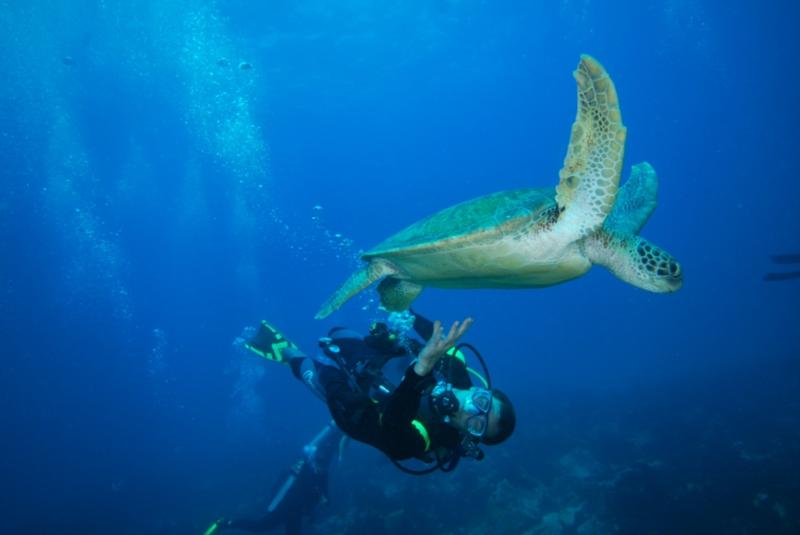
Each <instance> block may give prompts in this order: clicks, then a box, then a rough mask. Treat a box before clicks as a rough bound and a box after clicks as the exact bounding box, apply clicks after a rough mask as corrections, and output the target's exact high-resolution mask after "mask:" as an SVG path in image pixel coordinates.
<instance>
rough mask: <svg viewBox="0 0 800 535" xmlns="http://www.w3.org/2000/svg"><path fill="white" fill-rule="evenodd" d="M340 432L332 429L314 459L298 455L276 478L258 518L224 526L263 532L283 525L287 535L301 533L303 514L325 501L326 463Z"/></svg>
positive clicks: (331, 455) (307, 514) (233, 521)
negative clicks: (268, 502)
mask: <svg viewBox="0 0 800 535" xmlns="http://www.w3.org/2000/svg"><path fill="white" fill-rule="evenodd" d="M340 437H341V433H340V432H339V431H338V430H336V429H334V431H333V432H332V433H331V434H330V435H329V436H327V437H326V439H325V440H324V441H322V442H321V443H320V444H319V445H318V446H317V451H316V454H315V455H314V458H313V460H312V459H309V458H308V457H307V456H304V457H301V458H300V459H298V460H297V462H295V464H294V465H293V466H292V468H291V469H290V470H287V471H285V472H284V473H282V474H281V476H280V477H279V478H278V479H277V480H276V482H275V485H274V487H273V490H272V493H271V496H272V500H271V502H270V504H269V508H270V510H269V511H268V512H267V514H266V515H264V516H263V517H261V518H258V519H241V520H231V521H229V522H227V523H226V524H224V527H225V528H227V529H239V530H243V531H249V532H252V533H263V532H266V531H269V530H271V529H273V528H276V527H278V526H281V525H283V526H285V528H286V531H285V533H286V535H300V533H301V531H302V521H303V517H304V516H309V515H310V514H311V513H312V512H313V511H314V509H315V508H316V507H317V506H318V505H319V504H320V503H322V502H326V501H327V500H328V466H329V465H330V462H331V459H332V458H333V457H334V455H335V454H336V452H337V451H338V445H339V438H340Z"/></svg>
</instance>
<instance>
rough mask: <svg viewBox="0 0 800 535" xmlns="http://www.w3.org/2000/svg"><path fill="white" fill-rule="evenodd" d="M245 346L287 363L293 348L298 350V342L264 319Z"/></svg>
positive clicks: (264, 355)
mask: <svg viewBox="0 0 800 535" xmlns="http://www.w3.org/2000/svg"><path fill="white" fill-rule="evenodd" d="M244 347H246V348H247V349H249V350H250V351H252V352H253V353H255V354H256V355H258V356H259V357H263V358H265V359H267V360H272V361H274V362H279V363H281V364H287V363H288V359H289V355H288V353H291V352H292V351H291V350H297V344H295V343H294V342H292V341H291V340H289V339H288V338H286V337H285V336H284V335H283V333H281V332H280V331H279V330H278V329H276V328H275V327H273V326H272V325H270V324H269V323H267V322H266V321H262V322H261V323H260V324H259V326H258V332H257V333H256V335H255V336H254V337H253V338H252V339H251V340H249V341H247V342H245V344H244Z"/></svg>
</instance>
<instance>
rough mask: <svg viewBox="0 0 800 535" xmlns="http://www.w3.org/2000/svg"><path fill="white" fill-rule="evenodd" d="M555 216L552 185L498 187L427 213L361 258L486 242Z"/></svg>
mask: <svg viewBox="0 0 800 535" xmlns="http://www.w3.org/2000/svg"><path fill="white" fill-rule="evenodd" d="M557 218H558V209H557V205H556V201H555V189H553V188H536V189H533V188H526V189H518V190H510V191H501V192H498V193H492V194H491V195H486V196H483V197H478V198H477V199H472V200H470V201H466V202H463V203H461V204H457V205H455V206H451V207H449V208H445V209H444V210H442V211H440V212H437V213H436V214H434V215H432V216H430V217H426V218H425V219H422V220H421V221H418V222H416V223H414V224H413V225H411V226H409V227H406V228H405V229H403V230H401V231H400V232H398V233H397V234H395V235H394V236H391V237H390V238H388V239H386V240H384V241H383V242H381V243H380V244H378V245H377V246H375V247H373V248H372V249H370V250H369V251H367V252H366V253H364V255H363V258H364V260H370V259H372V258H375V257H391V256H406V255H414V254H419V253H425V252H432V251H441V250H447V249H448V248H458V247H461V246H465V245H475V244H479V243H486V242H490V241H493V240H496V239H498V238H500V237H503V236H506V235H508V234H510V233H514V232H516V231H519V229H520V228H528V227H529V226H531V225H534V226H536V225H541V226H549V225H552V224H553V223H554V222H555V221H556V219H557Z"/></svg>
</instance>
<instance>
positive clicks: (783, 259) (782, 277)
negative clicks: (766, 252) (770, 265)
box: [763, 253, 800, 282]
mask: <svg viewBox="0 0 800 535" xmlns="http://www.w3.org/2000/svg"><path fill="white" fill-rule="evenodd" d="M772 261H773V262H774V263H776V264H779V265H787V264H800V254H794V253H793V254H775V255H772ZM763 279H764V280H765V281H770V282H775V281H787V280H791V279H800V271H786V272H783V273H767V274H766V275H764V277H763Z"/></svg>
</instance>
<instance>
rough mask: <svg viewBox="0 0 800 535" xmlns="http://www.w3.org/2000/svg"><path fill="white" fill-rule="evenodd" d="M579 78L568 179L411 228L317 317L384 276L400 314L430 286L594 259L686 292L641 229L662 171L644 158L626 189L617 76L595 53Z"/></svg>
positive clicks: (649, 286) (531, 275) (511, 277)
mask: <svg viewBox="0 0 800 535" xmlns="http://www.w3.org/2000/svg"><path fill="white" fill-rule="evenodd" d="M573 76H574V77H575V80H576V81H577V85H578V113H577V117H576V119H575V122H574V124H573V125H572V134H571V137H570V142H569V147H568V148H567V156H566V158H565V159H564V166H563V167H562V169H561V172H560V173H559V183H558V186H556V187H555V188H540V189H521V190H513V191H503V192H499V193H493V194H490V195H486V196H484V197H479V198H477V199H473V200H471V201H467V202H464V203H461V204H458V205H456V206H451V207H450V208H446V209H444V210H442V211H441V212H439V213H437V214H434V215H432V216H430V217H428V218H426V219H423V220H422V221H419V222H417V223H415V224H413V225H411V226H410V227H408V228H406V229H404V230H402V231H400V232H399V233H397V234H395V235H394V236H392V237H391V238H389V239H388V240H386V241H384V242H383V243H381V244H380V245H378V246H377V247H375V248H373V249H371V250H370V251H367V252H366V253H364V255H363V257H362V258H363V260H365V261H366V262H367V264H366V265H365V266H364V267H363V268H361V269H360V270H359V271H357V272H355V273H353V275H351V276H350V278H349V279H348V280H347V281H346V282H345V283H344V285H343V286H342V287H341V288H339V290H338V291H337V292H336V293H335V294H333V295H332V296H331V297H330V298H329V299H328V300H327V301H326V302H325V303H324V304H323V305H322V307H321V308H320V310H319V312H318V313H317V315H316V317H317V318H324V317H326V316H328V315H329V314H331V313H332V312H333V311H335V310H336V309H338V308H339V307H341V306H342V305H343V304H344V303H345V301H347V300H348V299H350V298H351V297H352V296H353V295H355V294H356V293H358V292H360V291H361V290H363V289H365V288H366V287H367V286H369V285H370V284H372V283H373V282H375V281H377V280H378V279H380V278H383V281H382V282H381V283H380V285H379V286H378V292H379V293H380V296H381V303H382V304H383V306H384V307H386V308H387V309H389V310H395V311H399V310H405V309H406V308H408V307H409V305H410V304H411V302H412V301H413V300H414V299H415V298H416V297H417V296H418V295H419V293H420V292H421V291H422V288H423V287H425V286H433V287H439V288H537V287H543V286H551V285H554V284H558V283H561V282H565V281H568V280H570V279H574V278H576V277H579V276H581V275H583V274H584V273H586V272H587V271H588V270H589V268H590V267H591V266H592V264H600V265H602V266H605V267H606V268H608V269H609V270H611V272H612V273H614V274H615V275H616V276H617V277H619V278H620V279H622V280H624V281H626V282H628V283H630V284H633V285H634V286H638V287H639V288H643V289H645V290H649V291H652V292H674V291H676V290H678V289H679V288H680V287H681V284H682V281H683V278H682V274H681V268H680V265H679V264H678V262H677V261H676V260H675V259H674V258H673V257H672V256H671V255H669V254H668V253H667V252H665V251H664V250H662V249H660V248H659V247H657V246H655V245H653V244H651V243H650V242H648V241H647V240H645V239H644V238H641V237H639V236H638V232H639V230H640V229H641V228H642V227H643V226H644V224H645V222H646V221H647V219H648V218H649V217H650V214H651V213H652V212H653V210H654V209H655V206H656V194H657V190H658V179H657V177H656V174H655V171H654V170H653V168H652V167H651V166H650V165H649V164H647V163H641V164H638V165H635V166H634V167H633V169H632V172H631V176H630V178H629V179H628V180H627V182H626V183H625V185H624V186H623V187H622V188H621V190H620V192H619V195H617V188H618V184H619V178H620V172H621V170H622V159H623V153H624V151H625V135H626V129H625V126H623V124H622V115H621V113H620V108H619V101H618V99H617V92H616V89H615V88H614V83H613V82H612V81H611V78H609V76H608V74H607V73H606V71H605V69H604V68H603V66H602V65H600V63H599V62H598V61H597V60H595V59H594V58H592V57H590V56H587V55H583V56H581V59H580V62H579V63H578V68H577V69H576V70H575V72H574V73H573ZM615 201H616V202H615Z"/></svg>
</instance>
